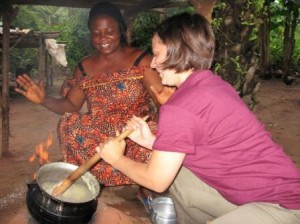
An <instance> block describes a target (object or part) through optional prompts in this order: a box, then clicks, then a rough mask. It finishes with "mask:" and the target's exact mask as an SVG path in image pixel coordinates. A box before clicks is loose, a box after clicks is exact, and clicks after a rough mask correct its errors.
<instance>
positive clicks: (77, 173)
mask: <svg viewBox="0 0 300 224" xmlns="http://www.w3.org/2000/svg"><path fill="white" fill-rule="evenodd" d="M147 119H148V116H146V117H143V120H144V121H146V120H147ZM133 131H134V130H131V131H129V130H126V131H123V132H122V133H121V134H120V135H118V136H117V137H116V138H115V140H117V141H122V140H123V139H125V138H126V137H127V136H128V135H130V134H131V133H132V132H133ZM100 159H101V156H100V154H99V153H96V154H95V155H94V156H93V157H91V158H90V159H89V160H87V161H86V162H85V163H83V164H82V165H81V166H79V167H78V168H77V169H76V170H75V171H73V172H72V173H71V174H70V175H69V176H68V177H67V178H66V179H64V180H63V181H62V182H61V183H60V184H59V185H58V186H56V187H55V188H54V189H53V191H52V193H51V195H52V196H54V197H58V196H59V195H61V194H63V193H64V192H65V191H66V190H67V189H68V188H69V187H70V186H71V185H72V184H73V183H74V182H75V181H76V180H77V179H78V178H79V177H81V176H82V175H83V174H84V173H85V172H86V171H87V170H89V169H90V168H91V167H92V166H94V165H95V164H96V163H97V162H98V161H99V160H100Z"/></svg>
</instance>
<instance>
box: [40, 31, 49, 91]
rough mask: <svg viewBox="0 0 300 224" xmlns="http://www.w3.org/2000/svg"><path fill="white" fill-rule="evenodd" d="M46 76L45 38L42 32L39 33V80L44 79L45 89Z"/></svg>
mask: <svg viewBox="0 0 300 224" xmlns="http://www.w3.org/2000/svg"><path fill="white" fill-rule="evenodd" d="M45 76H46V47H45V39H44V34H43V32H41V33H40V35H39V80H40V81H46V89H48V88H47V87H48V86H47V85H48V84H47V80H45Z"/></svg>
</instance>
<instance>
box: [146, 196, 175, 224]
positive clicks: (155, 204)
mask: <svg viewBox="0 0 300 224" xmlns="http://www.w3.org/2000/svg"><path fill="white" fill-rule="evenodd" d="M150 219H151V221H152V222H153V223H154V224H176V212H175V208H174V204H173V200H172V198H169V197H157V198H154V199H152V200H151V201H150Z"/></svg>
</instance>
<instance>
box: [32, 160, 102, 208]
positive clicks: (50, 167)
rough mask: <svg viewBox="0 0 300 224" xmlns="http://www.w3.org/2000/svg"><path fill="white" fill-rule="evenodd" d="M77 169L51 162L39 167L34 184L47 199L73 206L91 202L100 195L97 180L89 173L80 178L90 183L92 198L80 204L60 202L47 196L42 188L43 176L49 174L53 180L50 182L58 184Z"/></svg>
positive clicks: (65, 164)
mask: <svg viewBox="0 0 300 224" xmlns="http://www.w3.org/2000/svg"><path fill="white" fill-rule="evenodd" d="M77 168H78V166H76V165H73V164H70V163H65V162H53V163H47V164H44V165H43V166H42V167H40V169H39V170H38V172H37V177H36V182H37V184H38V186H39V187H40V189H41V191H42V192H43V193H45V194H47V195H48V196H49V197H51V198H53V199H55V200H58V201H61V202H67V203H73V204H77V203H86V202H89V201H92V200H94V199H95V198H97V197H98V195H99V193H100V185H99V182H98V180H97V179H96V178H95V176H93V175H92V174H91V173H90V172H86V173H84V174H83V175H82V177H81V178H85V179H86V180H88V182H89V183H90V185H91V187H92V188H93V192H92V194H93V198H87V199H85V200H82V201H80V202H74V201H68V200H61V199H60V198H57V197H54V196H53V195H51V194H49V193H48V192H47V190H46V189H44V188H43V185H42V178H45V177H43V176H44V175H47V176H48V175H49V174H51V175H53V178H51V180H54V181H55V182H57V183H60V181H62V180H64V179H65V178H66V177H67V176H68V175H69V174H70V173H71V172H73V171H74V170H76V169H77ZM59 172H61V173H62V174H61V176H60V173H59ZM51 175H49V176H51Z"/></svg>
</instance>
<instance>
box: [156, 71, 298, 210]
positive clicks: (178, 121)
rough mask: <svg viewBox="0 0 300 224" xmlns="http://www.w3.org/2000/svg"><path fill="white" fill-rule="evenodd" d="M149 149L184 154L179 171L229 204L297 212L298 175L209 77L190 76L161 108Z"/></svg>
mask: <svg viewBox="0 0 300 224" xmlns="http://www.w3.org/2000/svg"><path fill="white" fill-rule="evenodd" d="M153 149H154V150H161V151H172V152H183V153H186V157H185V159H184V163H183V165H184V166H185V167H186V168H188V169H189V170H191V171H192V172H193V173H194V174H195V175H196V176H198V177H199V179H201V180H203V181H204V182H206V183H207V184H208V185H210V186H211V187H213V188H215V189H217V190H218V191H219V192H220V193H221V194H222V195H223V196H224V197H225V198H226V199H227V200H228V201H230V202H232V203H234V204H237V205H241V204H244V203H249V202H270V203H276V204H279V205H281V206H283V207H286V208H289V209H300V169H299V168H297V167H296V166H295V164H294V163H293V161H292V160H291V159H290V157H288V156H287V155H286V154H285V153H284V152H283V149H282V147H281V146H279V145H278V144H276V143H275V142H274V141H273V140H272V139H271V136H270V134H269V133H268V132H267V131H266V130H265V129H264V126H263V125H262V124H261V122H259V121H258V119H257V118H256V116H255V115H254V114H253V113H252V112H251V111H250V110H249V109H248V107H247V106H246V105H245V104H244V102H243V101H242V99H241V98H240V97H239V96H238V94H237V92H236V91H235V90H234V89H233V88H232V87H231V85H229V84H228V83H227V82H225V81H223V80H222V79H221V78H220V77H219V76H217V75H214V74H213V73H212V72H211V71H202V72H199V71H196V72H194V73H193V74H192V75H191V76H189V77H188V79H187V80H186V81H185V82H184V83H183V84H181V86H180V87H179V88H178V90H177V91H176V92H175V94H174V95H173V96H172V97H171V98H170V99H169V100H168V102H167V103H166V104H164V105H163V106H161V108H160V115H159V125H158V131H157V139H156V141H155V142H154V145H153Z"/></svg>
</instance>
